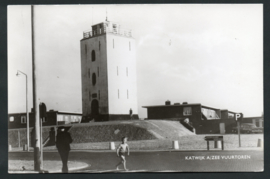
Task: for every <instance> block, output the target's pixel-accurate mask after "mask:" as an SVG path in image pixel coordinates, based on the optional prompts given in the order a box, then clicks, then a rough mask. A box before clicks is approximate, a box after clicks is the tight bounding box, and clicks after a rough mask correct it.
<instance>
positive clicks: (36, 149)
mask: <svg viewBox="0 0 270 179" xmlns="http://www.w3.org/2000/svg"><path fill="white" fill-rule="evenodd" d="M31 30H32V36H31V37H32V73H33V74H32V77H33V109H34V115H35V137H34V141H33V144H34V170H35V171H40V164H41V158H40V142H41V139H40V129H39V128H40V120H39V104H38V101H37V90H36V89H37V83H36V76H37V71H36V62H35V32H34V6H33V5H31Z"/></svg>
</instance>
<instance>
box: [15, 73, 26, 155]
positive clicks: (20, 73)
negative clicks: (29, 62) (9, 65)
mask: <svg viewBox="0 0 270 179" xmlns="http://www.w3.org/2000/svg"><path fill="white" fill-rule="evenodd" d="M20 74H23V75H25V77H26V123H27V131H26V133H27V151H28V152H29V113H28V88H27V75H26V74H25V73H23V72H21V71H20V70H17V74H16V76H19V75H20Z"/></svg>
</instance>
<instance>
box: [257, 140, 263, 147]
mask: <svg viewBox="0 0 270 179" xmlns="http://www.w3.org/2000/svg"><path fill="white" fill-rule="evenodd" d="M257 147H261V148H263V141H262V139H258V144H257Z"/></svg>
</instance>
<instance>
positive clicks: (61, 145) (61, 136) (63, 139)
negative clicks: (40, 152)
mask: <svg viewBox="0 0 270 179" xmlns="http://www.w3.org/2000/svg"><path fill="white" fill-rule="evenodd" d="M71 142H72V138H71V136H70V133H68V132H62V131H60V132H59V133H58V134H57V136H56V147H57V149H58V150H61V151H64V150H66V151H69V150H70V145H69V144H70V143H71Z"/></svg>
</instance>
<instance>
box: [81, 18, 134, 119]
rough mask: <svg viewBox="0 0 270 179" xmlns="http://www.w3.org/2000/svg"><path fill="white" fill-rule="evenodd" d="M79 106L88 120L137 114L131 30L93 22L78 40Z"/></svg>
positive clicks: (118, 117)
mask: <svg viewBox="0 0 270 179" xmlns="http://www.w3.org/2000/svg"><path fill="white" fill-rule="evenodd" d="M81 75H82V78H81V79H82V109H83V116H85V117H87V119H88V120H92V119H95V121H108V120H129V119H130V116H131V115H130V113H132V114H133V118H134V119H136V118H138V107H137V84H136V83H137V80H136V49H135V39H134V38H133V37H132V33H131V30H126V29H121V28H120V25H119V24H117V23H114V22H110V21H107V20H106V21H105V22H102V23H99V24H96V25H92V31H85V32H84V33H83V39H82V40H81Z"/></svg>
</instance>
